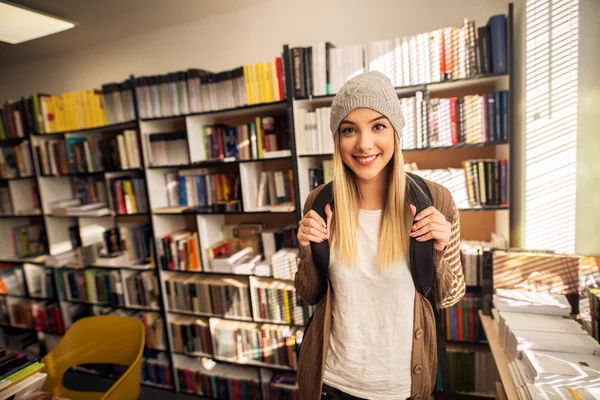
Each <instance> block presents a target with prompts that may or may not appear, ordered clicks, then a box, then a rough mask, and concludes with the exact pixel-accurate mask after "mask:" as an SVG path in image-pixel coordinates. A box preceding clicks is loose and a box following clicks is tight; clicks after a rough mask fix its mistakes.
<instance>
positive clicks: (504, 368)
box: [479, 310, 519, 400]
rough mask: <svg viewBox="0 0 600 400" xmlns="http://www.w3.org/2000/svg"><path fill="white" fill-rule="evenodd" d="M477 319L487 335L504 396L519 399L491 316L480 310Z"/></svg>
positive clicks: (509, 398) (507, 360)
mask: <svg viewBox="0 0 600 400" xmlns="http://www.w3.org/2000/svg"><path fill="white" fill-rule="evenodd" d="M479 319H480V320H481V325H482V326H483V329H484V331H485V336H486V337H487V340H488V343H489V345H490V350H491V351H492V355H493V356H494V361H495V362H496V367H497V368H498V372H499V373H500V378H501V379H502V385H503V386H504V391H505V392H506V398H507V399H508V400H517V399H519V395H518V394H517V388H516V387H515V384H514V382H513V378H512V376H511V374H510V371H509V369H508V363H509V359H508V357H507V356H506V353H504V348H503V347H502V345H501V344H500V338H499V337H498V333H497V332H496V330H495V329H494V322H493V321H492V317H489V316H487V315H483V313H482V312H481V310H480V311H479Z"/></svg>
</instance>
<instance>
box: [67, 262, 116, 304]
mask: <svg viewBox="0 0 600 400" xmlns="http://www.w3.org/2000/svg"><path fill="white" fill-rule="evenodd" d="M57 273H58V276H59V278H60V279H61V284H60V285H59V292H60V294H61V297H62V298H64V299H66V300H69V301H79V302H84V303H89V304H101V305H108V306H110V305H113V306H122V307H123V306H125V298H124V295H123V284H122V282H121V274H120V273H119V271H107V270H102V269H97V268H88V269H85V270H77V269H75V270H71V269H68V268H65V267H62V268H59V269H58V270H57Z"/></svg>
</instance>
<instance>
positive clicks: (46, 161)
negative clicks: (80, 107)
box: [33, 139, 114, 176]
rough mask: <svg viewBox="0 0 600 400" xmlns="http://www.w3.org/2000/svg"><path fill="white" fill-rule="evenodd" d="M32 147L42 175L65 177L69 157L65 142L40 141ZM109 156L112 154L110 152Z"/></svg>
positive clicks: (57, 140)
mask: <svg viewBox="0 0 600 400" xmlns="http://www.w3.org/2000/svg"><path fill="white" fill-rule="evenodd" d="M39 143H40V144H37V145H34V146H33V151H34V153H35V156H36V159H37V162H38V165H39V166H40V170H41V172H42V175H45V176H50V175H67V174H68V173H69V157H68V155H67V146H66V141H65V140H62V139H48V140H42V141H40V142H39ZM111 154H114V153H113V152H111Z"/></svg>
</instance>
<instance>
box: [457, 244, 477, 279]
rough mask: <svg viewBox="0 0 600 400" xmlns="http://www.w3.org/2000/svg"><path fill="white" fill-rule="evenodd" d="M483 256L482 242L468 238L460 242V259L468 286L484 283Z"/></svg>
mask: <svg viewBox="0 0 600 400" xmlns="http://www.w3.org/2000/svg"><path fill="white" fill-rule="evenodd" d="M482 256H483V246H482V244H481V243H479V242H475V241H467V240H462V241H461V242H460V261H461V265H462V267H463V274H464V277H465V284H466V285H467V286H471V287H477V286H479V285H480V284H481V283H482V275H483V272H482V270H481V268H482V266H483V263H482Z"/></svg>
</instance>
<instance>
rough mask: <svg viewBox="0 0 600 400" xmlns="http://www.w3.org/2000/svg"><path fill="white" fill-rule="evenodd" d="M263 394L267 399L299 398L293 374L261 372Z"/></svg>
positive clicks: (291, 399)
mask: <svg viewBox="0 0 600 400" xmlns="http://www.w3.org/2000/svg"><path fill="white" fill-rule="evenodd" d="M261 379H262V385H263V393H265V394H267V396H268V397H267V398H269V399H273V400H274V399H285V400H295V399H298V398H299V393H298V382H297V380H296V374H295V373H293V372H282V371H272V370H266V369H265V370H261Z"/></svg>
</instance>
